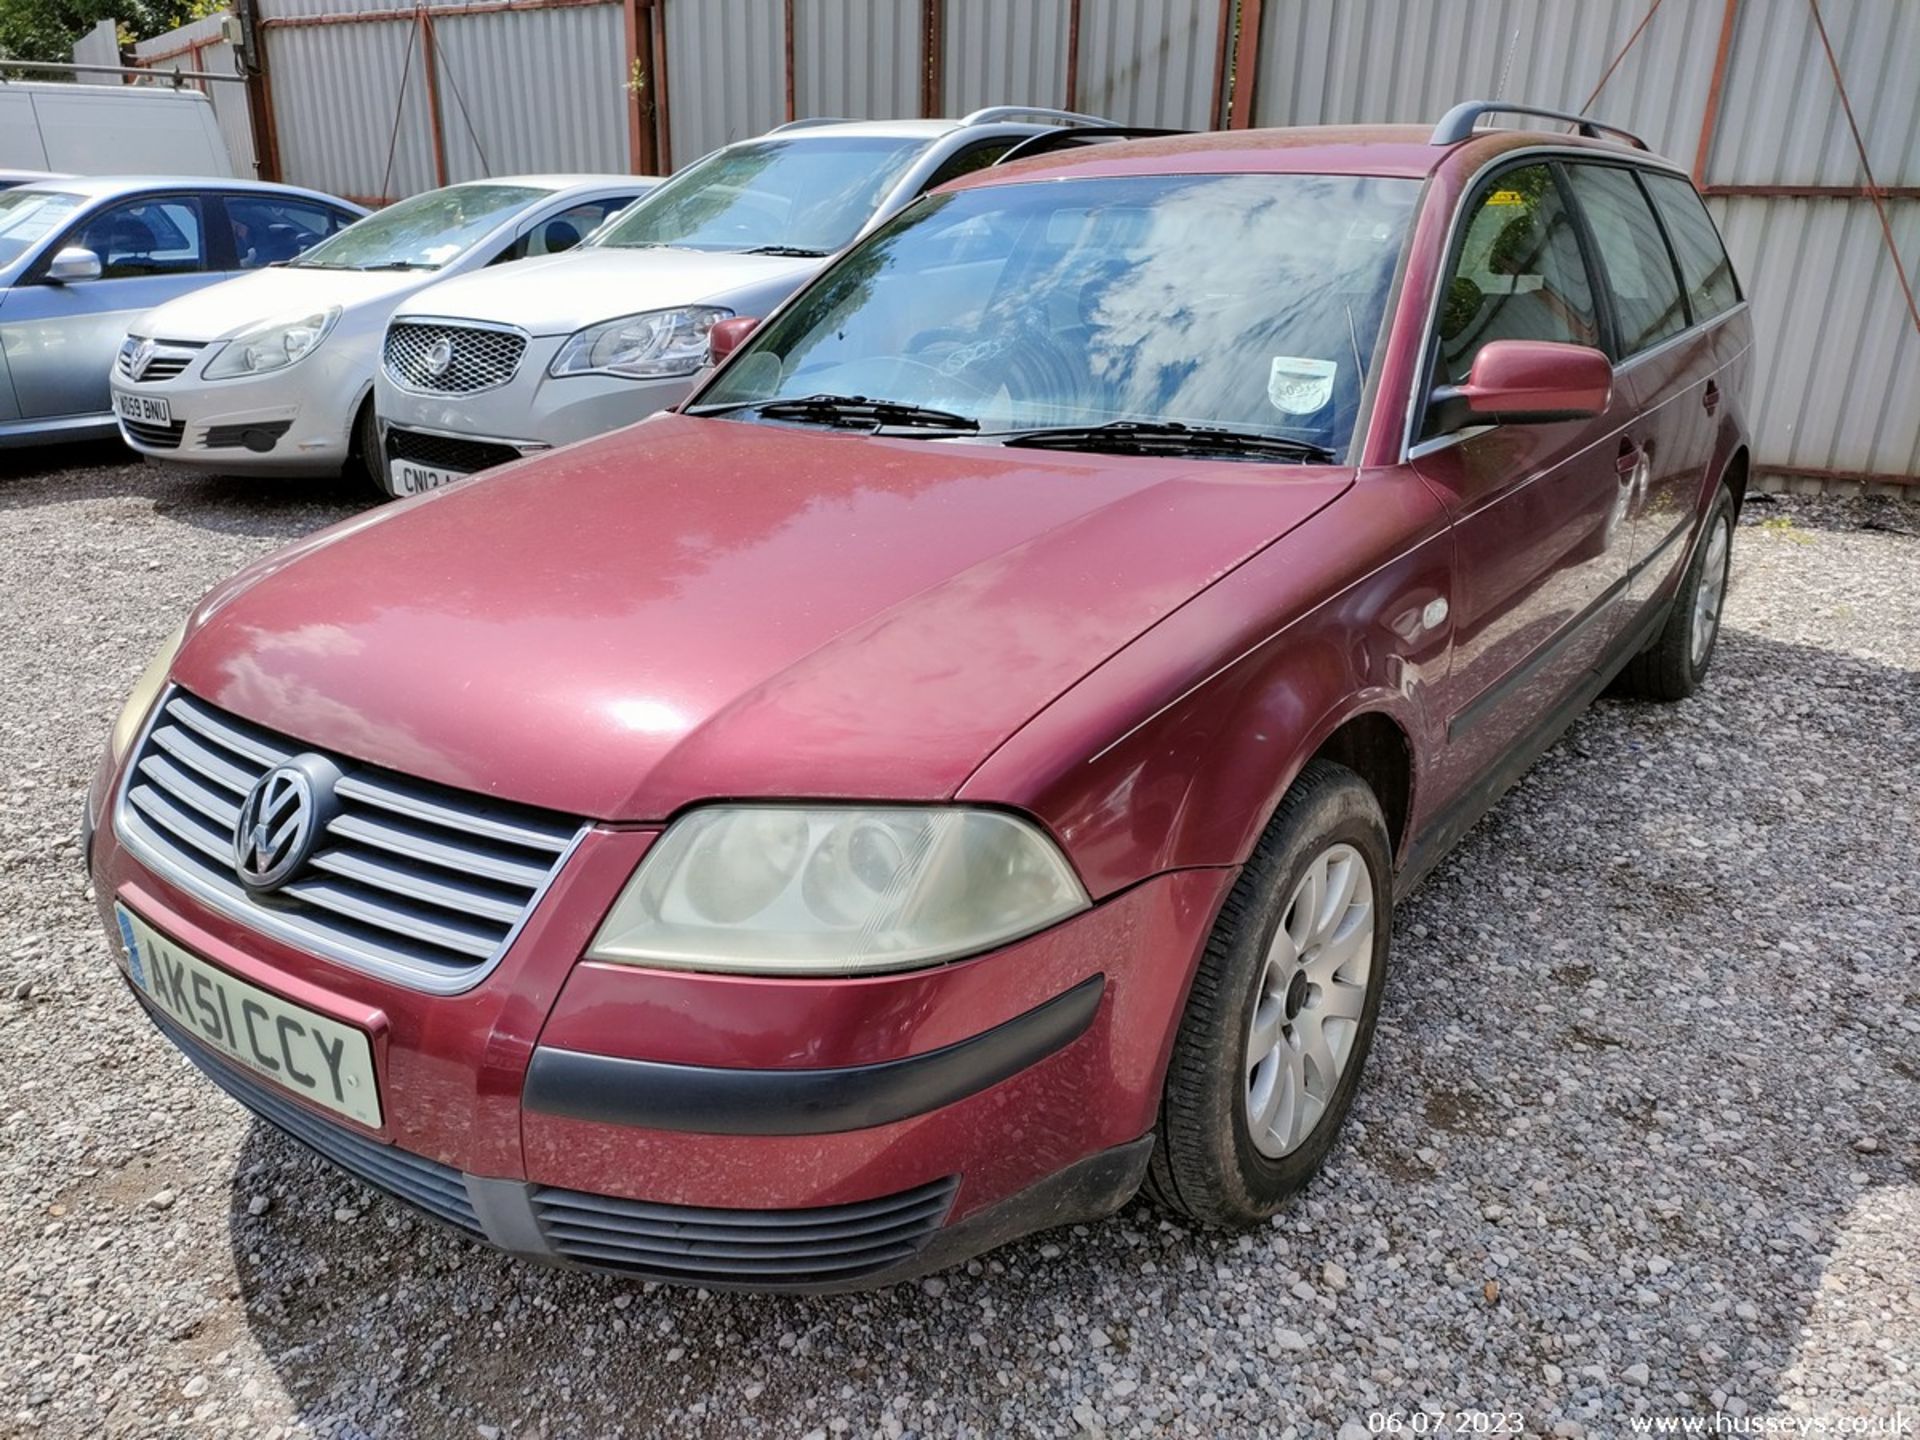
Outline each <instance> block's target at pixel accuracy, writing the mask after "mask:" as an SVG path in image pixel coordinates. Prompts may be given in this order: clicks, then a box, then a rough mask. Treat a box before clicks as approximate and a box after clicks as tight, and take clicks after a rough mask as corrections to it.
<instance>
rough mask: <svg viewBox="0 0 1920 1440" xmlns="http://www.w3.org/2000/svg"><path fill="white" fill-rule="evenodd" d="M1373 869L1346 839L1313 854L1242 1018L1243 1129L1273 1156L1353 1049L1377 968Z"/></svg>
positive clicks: (1308, 1117)
mask: <svg viewBox="0 0 1920 1440" xmlns="http://www.w3.org/2000/svg"><path fill="white" fill-rule="evenodd" d="M1373 925H1374V913H1373V872H1372V870H1371V869H1370V868H1369V867H1368V865H1367V861H1366V857H1365V856H1363V855H1362V854H1361V853H1360V852H1359V851H1358V850H1356V849H1355V848H1354V847H1353V846H1351V845H1345V844H1341V845H1334V846H1331V847H1329V848H1328V849H1326V850H1324V851H1322V852H1321V853H1320V854H1319V855H1317V856H1316V857H1315V858H1314V860H1313V861H1312V863H1311V864H1309V865H1308V866H1307V870H1306V874H1305V875H1303V876H1302V877H1301V879H1300V883H1299V884H1298V885H1296V886H1295V887H1294V891H1293V894H1292V896H1291V897H1290V898H1289V899H1288V901H1287V906H1286V910H1285V911H1284V912H1283V914H1282V916H1281V921H1280V926H1279V928H1278V929H1277V930H1276V931H1275V932H1274V936H1273V940H1272V941H1271V943H1270V944H1269V945H1268V947H1267V959H1266V965H1265V968H1264V969H1263V971H1262V973H1261V976H1260V982H1259V986H1258V988H1257V990H1256V991H1255V998H1254V1006H1253V1015H1252V1018H1251V1019H1250V1021H1249V1023H1248V1027H1247V1055H1246V1066H1247V1085H1246V1116H1247V1129H1248V1132H1249V1134H1250V1135H1251V1137H1252V1139H1253V1143H1254V1147H1255V1148H1256V1149H1257V1150H1259V1152H1260V1153H1261V1154H1262V1155H1265V1156H1267V1157H1269V1158H1270V1159H1276V1160H1277V1159H1279V1158H1280V1157H1281V1156H1284V1155H1288V1154H1291V1153H1292V1152H1293V1151H1295V1150H1297V1149H1299V1148H1300V1146H1301V1145H1303V1144H1305V1143H1306V1141H1307V1138H1308V1137H1309V1136H1310V1135H1312V1134H1313V1131H1314V1127H1315V1126H1316V1125H1318V1124H1319V1123H1320V1119H1321V1117H1322V1116H1323V1115H1325V1114H1326V1111H1327V1106H1328V1104H1329V1103H1330V1101H1331V1100H1332V1098H1333V1093H1334V1089H1335V1087H1336V1086H1337V1085H1338V1084H1339V1082H1340V1076H1341V1073H1342V1072H1343V1071H1344V1070H1345V1069H1346V1065H1347V1061H1348V1059H1349V1058H1350V1057H1351V1056H1352V1054H1353V1046H1354V1039H1355V1037H1356V1036H1357V1035H1358V1034H1359V1030H1360V1017H1361V1014H1362V1013H1363V1011H1364V1010H1365V1008H1366V1001H1367V980H1368V977H1369V976H1370V974H1371V972H1372V968H1373Z"/></svg>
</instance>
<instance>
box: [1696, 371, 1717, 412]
mask: <svg viewBox="0 0 1920 1440" xmlns="http://www.w3.org/2000/svg"><path fill="white" fill-rule="evenodd" d="M1700 404H1701V405H1702V407H1704V408H1705V410H1706V412H1707V414H1709V415H1711V414H1713V412H1714V411H1716V410H1718V409H1719V408H1720V387H1719V386H1718V385H1716V384H1714V383H1713V381H1711V380H1709V381H1707V388H1706V389H1705V390H1702V391H1701V392H1700Z"/></svg>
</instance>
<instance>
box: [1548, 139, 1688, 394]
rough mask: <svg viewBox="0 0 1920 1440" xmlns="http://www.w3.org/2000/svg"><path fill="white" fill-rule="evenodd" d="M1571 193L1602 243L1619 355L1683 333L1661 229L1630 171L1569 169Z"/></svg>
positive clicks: (1684, 316) (1683, 317)
mask: <svg viewBox="0 0 1920 1440" xmlns="http://www.w3.org/2000/svg"><path fill="white" fill-rule="evenodd" d="M1567 173H1568V175H1569V177H1570V178H1571V179H1572V181H1573V193H1574V195H1575V196H1576V197H1577V198H1578V199H1579V202H1580V208H1581V209H1582V210H1583V211H1585V212H1586V217H1587V223H1588V224H1589V225H1591V226H1592V227H1593V233H1594V238H1595V239H1596V240H1597V241H1599V244H1600V264H1601V268H1602V269H1603V270H1605V271H1606V281H1607V288H1608V289H1609V290H1610V291H1612V293H1613V309H1614V315H1615V317H1616V318H1617V319H1618V320H1619V322H1620V337H1619V338H1620V353H1621V355H1622V356H1627V355H1632V354H1635V353H1636V352H1638V351H1641V350H1645V349H1647V348H1648V347H1649V346H1652V345H1657V344H1659V343H1660V342H1661V341H1662V340H1664V339H1666V338H1667V337H1668V336H1669V335H1677V334H1679V333H1680V332H1681V331H1682V330H1684V329H1686V328H1687V311H1686V305H1685V303H1684V302H1683V301H1682V300H1681V298H1680V281H1679V278H1678V277H1677V276H1676V275H1675V274H1674V273H1673V259H1672V257H1671V256H1669V255H1668V254H1667V242H1666V241H1665V240H1664V239H1662V238H1661V235H1660V224H1659V222H1658V221H1657V220H1655V219H1654V218H1653V209H1652V207H1651V206H1650V205H1648V204H1647V197H1646V196H1645V195H1644V194H1642V193H1641V190H1640V184H1639V182H1638V181H1637V180H1635V179H1634V178H1633V172H1632V171H1630V170H1624V169H1622V168H1620V167H1619V166H1617V165H1569V166H1568V167H1567Z"/></svg>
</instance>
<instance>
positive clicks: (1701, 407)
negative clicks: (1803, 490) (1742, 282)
mask: <svg viewBox="0 0 1920 1440" xmlns="http://www.w3.org/2000/svg"><path fill="white" fill-rule="evenodd" d="M1567 177H1568V180H1569V182H1570V185H1571V187H1572V191H1573V196H1574V200H1575V203H1576V204H1577V205H1578V206H1579V208H1580V213H1581V216H1582V218H1583V219H1584V220H1585V221H1586V224H1587V229H1588V233H1589V234H1590V235H1591V236H1592V237H1593V242H1594V249H1595V251H1596V253H1597V256H1598V260H1599V265H1598V270H1599V273H1600V275H1601V277H1602V279H1603V280H1604V283H1605V286H1606V290H1607V296H1608V299H1609V301H1610V302H1611V305H1612V309H1613V315H1614V322H1615V325H1614V328H1615V332H1616V339H1615V343H1616V350H1617V353H1616V355H1615V364H1616V367H1617V368H1616V370H1615V375H1616V376H1617V377H1618V378H1617V380H1616V384H1620V385H1625V386H1628V387H1630V388H1631V390H1632V392H1633V399H1634V404H1635V407H1636V408H1637V410H1638V411H1639V414H1638V416H1637V417H1636V418H1635V421H1634V426H1633V429H1632V430H1631V432H1630V436H1631V439H1632V440H1633V442H1634V443H1635V444H1636V445H1637V446H1638V447H1639V451H1640V472H1639V475H1638V476H1637V477H1636V484H1635V486H1634V489H1633V492H1632V495H1631V496H1630V506H1631V518H1632V522H1633V563H1632V583H1631V587H1630V589H1629V591H1628V594H1627V597H1626V603H1625V604H1624V605H1623V606H1622V607H1621V612H1620V623H1621V625H1622V626H1626V625H1630V624H1631V623H1632V622H1633V620H1634V618H1635V617H1636V616H1637V615H1638V614H1639V612H1640V611H1641V610H1642V609H1644V607H1645V605H1646V603H1647V601H1649V600H1650V599H1653V598H1655V597H1658V596H1663V595H1664V594H1665V593H1666V590H1667V588H1668V586H1669V584H1670V582H1672V581H1673V580H1674V579H1675V578H1676V577H1677V576H1678V575H1679V573H1680V570H1681V568H1682V567H1683V566H1684V565H1685V563H1686V558H1687V546H1686V544H1685V543H1684V542H1685V540H1686V537H1687V534H1688V532H1689V530H1690V528H1691V526H1692V524H1693V521H1694V518H1695V516H1696V514H1697V513H1698V511H1699V499H1700V494H1701V487H1702V486H1703V485H1704V483H1705V476H1706V467H1707V465H1708V463H1709V462H1710V461H1711V460H1712V458H1713V436H1714V418H1713V417H1714V411H1715V410H1716V409H1717V408H1718V406H1719V387H1718V384H1717V383H1716V382H1715V380H1714V379H1713V371H1714V368H1715V363H1716V362H1715V359H1714V348H1713V337H1712V335H1711V334H1710V333H1709V329H1708V327H1706V326H1704V325H1694V324H1692V323H1691V321H1692V316H1691V314H1690V312H1689V308H1688V302H1687V297H1686V293H1685V291H1684V290H1683V288H1682V286H1681V282H1680V277H1679V274H1678V273H1677V271H1676V268H1675V260H1674V255H1673V250H1672V247H1671V246H1670V244H1669V243H1668V240H1667V237H1666V233H1665V229H1664V227H1663V226H1662V224H1661V222H1660V220H1659V219H1658V218H1657V216H1656V215H1655V212H1654V210H1653V207H1652V204H1651V203H1650V201H1649V198H1648V196H1647V192H1646V187H1645V184H1644V182H1643V178H1642V177H1641V175H1640V174H1639V172H1638V171H1636V170H1635V169H1632V168H1630V167H1628V166H1625V165H1602V164H1590V163H1584V162H1574V163H1570V164H1569V165H1568V166H1567ZM1677 183H1678V184H1680V185H1681V186H1682V187H1683V188H1685V189H1686V190H1687V192H1688V193H1689V194H1691V193H1692V187H1691V186H1688V185H1687V184H1686V182H1685V181H1678V182H1677ZM1694 203H1695V204H1696V205H1698V204H1699V201H1698V200H1697V199H1696V200H1695V201H1694ZM1700 215H1701V218H1702V219H1705V217H1706V211H1705V210H1704V209H1702V210H1701V211H1700ZM1712 223H1713V222H1712V221H1711V220H1708V221H1707V225H1708V227H1709V229H1711V227H1712Z"/></svg>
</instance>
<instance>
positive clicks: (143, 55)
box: [75, 15, 258, 175]
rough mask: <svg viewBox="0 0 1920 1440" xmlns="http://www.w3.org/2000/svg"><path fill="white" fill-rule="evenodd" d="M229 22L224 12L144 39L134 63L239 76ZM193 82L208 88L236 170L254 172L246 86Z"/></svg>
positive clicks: (114, 60)
mask: <svg viewBox="0 0 1920 1440" xmlns="http://www.w3.org/2000/svg"><path fill="white" fill-rule="evenodd" d="M227 23H228V17H227V16H225V15H208V16H206V17H205V18H204V19H200V20H195V21H194V22H193V23H192V24H190V25H183V26H181V27H180V28H179V29H178V30H173V31H169V32H168V33H167V34H165V35H162V36H160V37H158V38H157V39H153V40H142V41H140V42H139V43H138V44H137V45H135V46H134V47H133V63H134V64H136V65H142V66H145V67H147V68H148V69H151V70H163V71H182V70H185V71H198V72H200V73H201V74H205V75H238V74H239V73H240V68H239V64H238V62H237V60H236V58H235V55H234V48H233V44H232V42H231V40H229V39H228V37H227V31H226V27H227ZM78 53H79V52H78V51H76V52H75V54H76V55H77V54H78ZM106 63H107V64H109V65H117V64H119V63H120V57H119V56H118V55H117V54H115V55H113V56H111V57H110V58H109V59H108V60H107V62H106ZM189 83H190V84H192V85H194V86H195V87H196V88H198V89H200V90H203V91H205V92H206V95H207V98H208V99H209V100H211V101H212V102H213V113H214V117H215V118H216V119H217V120H218V121H219V122H220V133H221V134H222V135H223V136H225V137H226V141H227V153H228V154H229V155H231V156H233V164H234V170H235V173H237V174H240V175H250V174H252V173H253V172H254V170H255V169H257V168H258V165H257V161H256V159H255V156H254V153H253V121H252V114H251V112H250V110H249V109H248V106H247V92H246V89H245V87H244V86H240V85H222V84H218V83H215V82H211V81H206V80H194V81H190V82H189Z"/></svg>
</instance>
